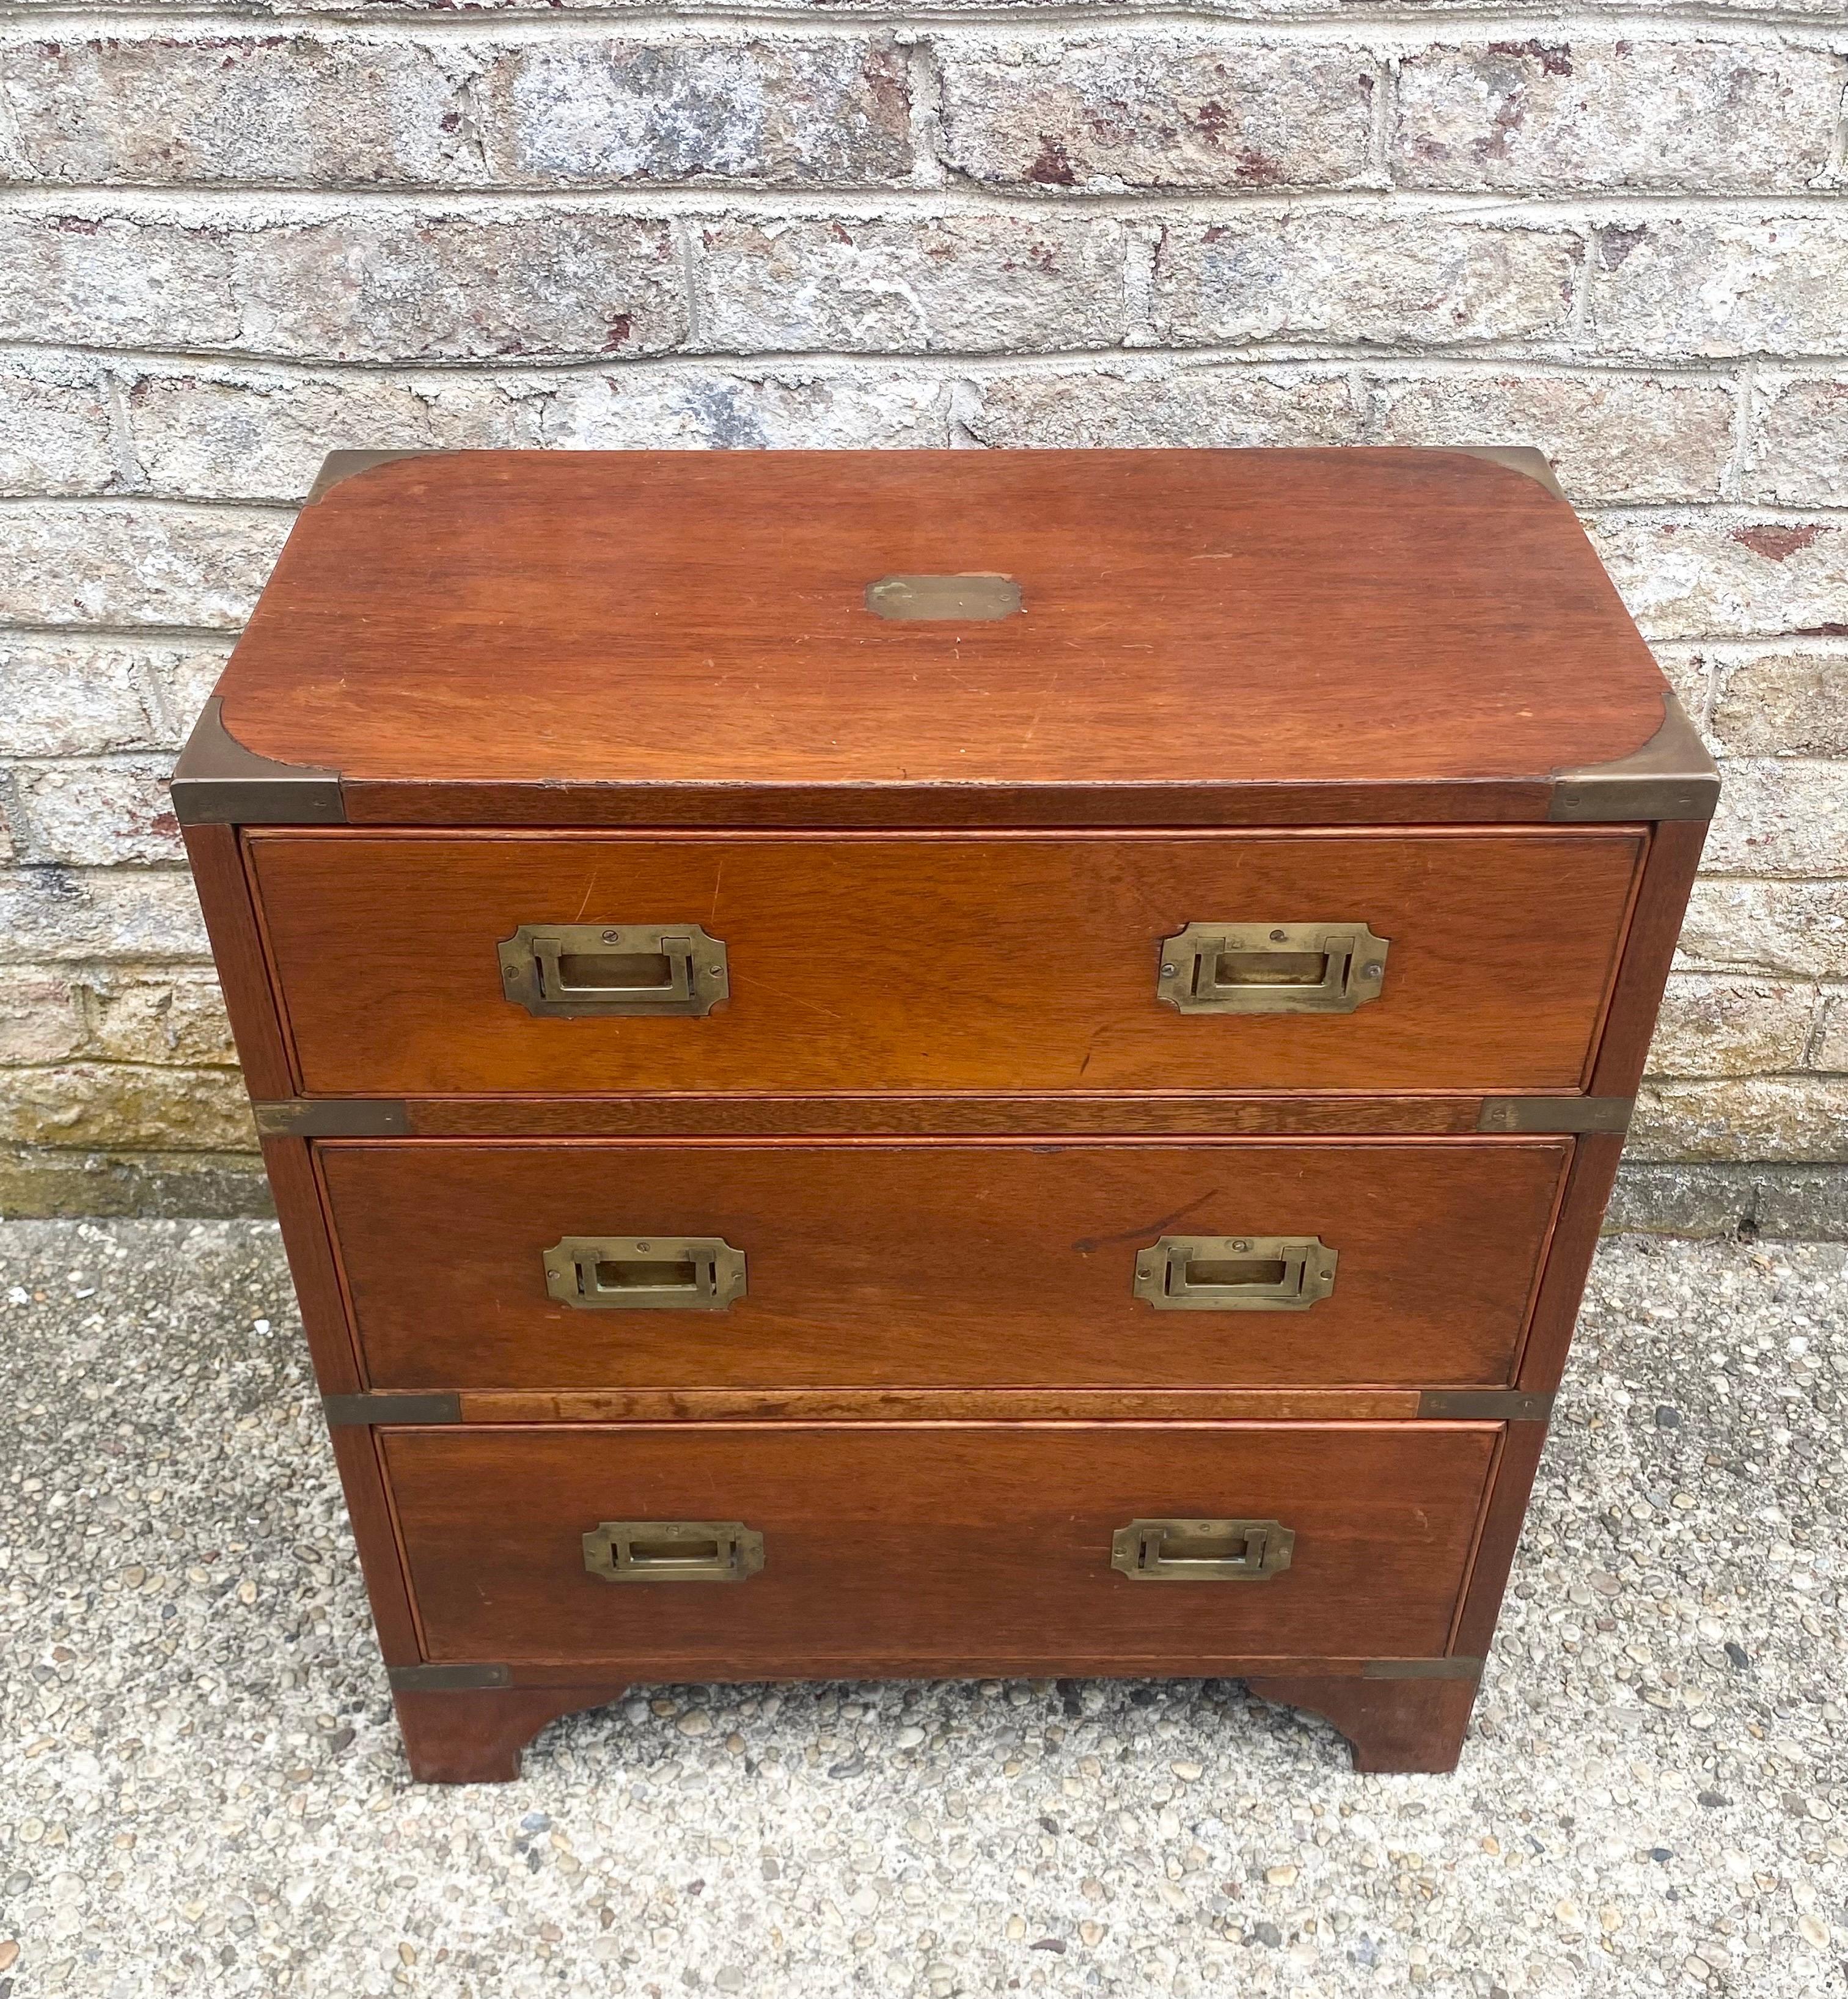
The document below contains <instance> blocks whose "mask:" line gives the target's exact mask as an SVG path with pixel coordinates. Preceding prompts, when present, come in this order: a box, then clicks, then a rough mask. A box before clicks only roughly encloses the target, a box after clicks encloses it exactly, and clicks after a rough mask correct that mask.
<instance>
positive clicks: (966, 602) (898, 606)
mask: <svg viewBox="0 0 1848 1999" xmlns="http://www.w3.org/2000/svg"><path fill="white" fill-rule="evenodd" d="M866 608H867V609H868V610H869V611H871V612H872V615H874V616H875V618H891V619H893V620H894V621H896V622H901V623H922V622H936V623H944V622H952V621H953V622H955V623H957V624H966V623H968V622H969V621H970V620H971V619H974V618H1011V617H1012V616H1013V615H1014V613H1015V612H1016V611H1018V610H1019V609H1020V608H1021V587H1020V585H1019V584H1018V583H1016V582H1015V581H1014V579H1013V577H1011V576H989V575H986V574H982V575H973V576H882V577H880V578H879V580H878V581H877V582H876V583H869V584H868V585H867V586H866Z"/></svg>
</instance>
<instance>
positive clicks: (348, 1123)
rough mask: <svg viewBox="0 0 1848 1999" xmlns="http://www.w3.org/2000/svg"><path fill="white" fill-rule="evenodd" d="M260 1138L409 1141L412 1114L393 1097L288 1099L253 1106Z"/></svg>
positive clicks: (399, 1100)
mask: <svg viewBox="0 0 1848 1999" xmlns="http://www.w3.org/2000/svg"><path fill="white" fill-rule="evenodd" d="M251 1110H252V1111H253V1112H254V1113H255V1117H256V1121H257V1135H258V1138H408V1137H409V1136H410V1135H411V1113H410V1110H409V1109H408V1107H407V1106H406V1105H405V1103H404V1101H403V1100H402V1099H401V1098H397V1097H280V1098H278V1099H276V1100H275V1101H273V1102H272V1103H253V1104H252V1105H251Z"/></svg>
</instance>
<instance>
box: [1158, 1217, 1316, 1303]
mask: <svg viewBox="0 0 1848 1999" xmlns="http://www.w3.org/2000/svg"><path fill="white" fill-rule="evenodd" d="M1339 1262H1340V1251H1339V1250H1336V1249H1330V1248H1328V1246H1327V1245H1326V1244H1325V1243H1324V1242H1323V1240H1322V1239H1321V1237H1320V1236H1319V1235H1164V1236H1163V1237H1162V1238H1161V1239H1160V1241H1159V1242H1156V1243H1155V1245H1153V1247H1152V1248H1150V1249H1139V1250H1138V1251H1137V1252H1136V1256H1135V1285H1134V1287H1133V1288H1134V1290H1135V1295H1136V1296H1137V1297H1139V1298H1146V1299H1147V1300H1148V1301H1149V1304H1152V1305H1153V1306H1154V1308H1155V1309H1156V1311H1308V1310H1309V1307H1310V1306H1311V1305H1312V1304H1315V1302H1316V1300H1317V1299H1318V1298H1325V1297H1327V1296H1328V1294H1330V1291H1333V1289H1334V1287H1335V1266H1336V1265H1337V1263H1339Z"/></svg>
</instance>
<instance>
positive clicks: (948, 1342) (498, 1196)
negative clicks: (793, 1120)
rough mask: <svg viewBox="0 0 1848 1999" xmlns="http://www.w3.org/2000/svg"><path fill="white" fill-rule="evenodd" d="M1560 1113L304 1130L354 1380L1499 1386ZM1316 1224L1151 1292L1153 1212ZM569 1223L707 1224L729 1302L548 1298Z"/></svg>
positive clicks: (1548, 1198)
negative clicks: (1206, 1133) (1313, 1288)
mask: <svg viewBox="0 0 1848 1999" xmlns="http://www.w3.org/2000/svg"><path fill="white" fill-rule="evenodd" d="M1571 1155H1572V1140H1570V1139H1569V1138H1533V1139H1521V1138H1485V1139H1478V1140H1475V1141H1474V1142H1456V1143H1454V1144H1450V1145H1444V1144H1441V1143H1438V1142H1434V1141H1431V1140H1423V1141H1420V1140H1406V1139H1381V1140H1376V1141H1373V1142H1368V1143H1350V1144H1343V1143H1340V1142H1336V1141H1333V1140H1320V1141H1316V1142H1310V1143H1307V1144H1298V1145H1289V1144H1284V1143H1279V1142H1277V1141H1274V1140H1264V1139H1202V1140H1195V1141H1193V1142H1186V1143H1175V1142H1170V1143H1167V1144H1153V1143H1137V1142H1125V1141H1117V1142H1110V1143H1092V1144H1089V1145H1084V1144H1077V1145H1062V1144H1055V1143H1052V1142H1045V1141H1038V1142H1036V1141H1033V1140H1029V1139H1014V1140H1012V1141H996V1142H990V1143H988V1144H986V1145H958V1144H955V1143H953V1142H949V1141H946V1140H939V1139H922V1140H913V1141H910V1142H907V1143H896V1144H895V1143H884V1144H882V1143H879V1142H876V1141H869V1140H864V1139H862V1140H859V1141H854V1142H834V1143H832V1144H826V1145H803V1144H802V1143H800V1142H796V1141H792V1140H788V1139H782V1140H777V1139H764V1140H758V1141H755V1142H743V1143H738V1144H730V1143H726V1142H723V1141H722V1140H716V1139H714V1140H706V1141H700V1142H674V1141H671V1140H655V1141H643V1142H636V1143H632V1144H615V1143H612V1142H608V1141H603V1142H595V1141H579V1142H577V1143H575V1144H570V1145H566V1144H556V1145H548V1144H544V1143H541V1142H503V1143H501V1144H498V1145H471V1144H467V1143H462V1142H453V1141H448V1142H445V1141H439V1142H422V1141H419V1142H405V1141H403V1140H392V1139H385V1140H380V1141H377V1142H357V1141H355V1142H330V1143H328V1144H325V1145H321V1146H320V1147H318V1148H317V1156H318V1158H319V1160H320V1165H321V1175H322V1178H323V1180H324V1183H325V1186H326V1188H327V1192H328V1202H329V1205H330V1208H331V1214H332V1218H333V1223H334V1229H335V1235H336V1236H337V1237H338V1241H339V1243H340V1254H341V1259H342V1266H343V1269H344V1270H345V1278H346V1284H347V1287H348V1293H349V1294H350V1296H351V1298H352V1308H353V1311H354V1315H355V1325H356V1328H357V1332H358V1337H359V1344H360V1347H361V1349H362V1353H363V1356H364V1362H365V1367H366V1376H367V1379H368V1381H369V1385H371V1386H372V1387H373V1388H398V1389H404V1388H618V1387H622V1386H636V1387H647V1386H657V1387H671V1388H744V1387H761V1388H778V1387H789V1388H799V1387H809V1386H816V1387H850V1386H851V1387H862V1388H886V1387H896V1388H928V1387H937V1388H978V1387H983V1386H997V1387H998V1386H1018V1387H1038V1386H1042V1385H1058V1384H1068V1385H1086V1384H1088V1385H1092V1386H1102V1385H1106V1384H1108V1385H1113V1386H1120V1387H1122V1388H1126V1389H1127V1388H1165V1387H1201V1386H1214V1385H1217V1386H1228V1387H1264V1386H1278V1387H1284V1386H1308V1385H1312V1384H1348V1383H1351V1384H1356V1385H1364V1384H1376V1383H1377V1384H1394V1383H1397V1384H1406V1385H1424V1386H1431V1387H1435V1386H1439V1385H1446V1384H1505V1383H1507V1382H1509V1381H1512V1380H1513V1374H1514V1370H1515V1367H1516V1365H1517V1360H1518V1356H1519V1353H1520V1340H1521V1336H1522V1333H1523V1332H1524V1329H1525V1328H1526V1325H1527V1315H1528V1308H1529V1305H1530V1303H1531V1298H1532V1294H1533V1291H1534V1284H1535V1283H1536V1281H1537V1280H1538V1275H1539V1271H1540V1266H1541V1256H1542V1254H1543V1252H1544V1251H1545V1247H1546V1242H1547V1236H1548V1230H1549V1228H1550V1227H1551V1225H1552V1218H1553V1214H1554V1211H1555V1205H1556V1204H1557V1201H1558V1194H1559V1190H1560V1187H1561V1184H1562V1181H1563V1180H1564V1177H1565V1170H1566V1168H1567V1166H1568V1164H1569V1161H1570V1159H1571ZM1189 1231H1199V1232H1202V1233H1205V1234H1208V1235H1229V1236H1234V1237H1236V1236H1239V1235H1285V1236H1315V1237H1318V1238H1319V1239H1320V1240H1321V1241H1322V1242H1323V1243H1324V1244H1325V1245H1327V1246H1329V1247H1330V1248H1332V1249H1334V1250H1336V1251H1337V1252H1338V1254H1339V1256H1340V1263H1339V1266H1338V1267H1337V1273H1336V1278H1335V1285H1334V1290H1333V1294H1332V1295H1330V1297H1326V1298H1321V1299H1318V1300H1317V1301H1316V1302H1315V1304H1312V1305H1311V1306H1310V1307H1309V1308H1308V1309H1307V1310H1306V1311H1267V1312H1255V1311H1238V1312H1226V1311H1215V1312H1205V1311H1167V1312H1163V1311H1156V1308H1154V1307H1153V1305H1151V1304H1149V1303H1148V1302H1146V1301H1145V1300H1143V1299H1141V1298H1139V1297H1136V1296H1135V1294H1134V1291H1133V1285H1134V1283H1135V1272H1136V1265H1137V1252H1139V1251H1140V1250H1148V1249H1153V1246H1154V1245H1155V1242H1156V1239H1158V1238H1159V1237H1160V1236H1162V1235H1167V1234H1175V1233H1179V1234H1184V1233H1186V1232H1189ZM567 1235H589V1236H596V1235H616V1236H657V1235H709V1236H721V1237H723V1239H725V1241H726V1242H728V1243H730V1245H732V1247H733V1248H734V1249H741V1250H742V1251H744V1254H745V1257H746V1261H747V1281H748V1286H749V1288H748V1290H747V1294H746V1295H745V1296H744V1297H742V1298H740V1299H739V1300H738V1301H737V1302H736V1303H734V1304H732V1305H731V1306H730V1308H728V1309H727V1310H726V1311H686V1310H682V1311H671V1310H668V1311H602V1310H586V1309H583V1308H577V1307H574V1306H570V1305H566V1304H560V1303H558V1302H556V1301H554V1300H553V1298H551V1297H550V1296H548V1294H547V1292H546V1281H545V1270H544V1267H543V1263H542V1260H541V1259H542V1256H543V1252H545V1251H546V1249H550V1248H551V1247H552V1246H553V1245H554V1244H556V1242H559V1241H560V1239H562V1238H563V1237H565V1236H567Z"/></svg>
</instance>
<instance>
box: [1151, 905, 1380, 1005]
mask: <svg viewBox="0 0 1848 1999" xmlns="http://www.w3.org/2000/svg"><path fill="white" fill-rule="evenodd" d="M1391 942H1392V940H1391V938H1389V937H1375V935H1374V934H1373V933H1372V931H1371V930H1369V929H1368V927H1367V926H1366V925H1365V924H1364V923H1189V924H1188V926H1187V927H1186V928H1185V929H1184V930H1181V931H1180V932H1178V933H1177V934H1176V935H1174V937H1164V938H1163V940H1162V946H1161V972H1160V976H1159V977H1158V978H1157V979H1156V986H1155V996H1156V998H1157V999H1162V1000H1165V1001H1166V1002H1167V1004H1168V1005H1169V1006H1174V1007H1177V1008H1179V1010H1181V1012H1182V1013H1352V1012H1353V1011H1354V1009H1355V1007H1357V1006H1365V1005H1366V1003H1367V1002H1368V1000H1369V999H1378V997H1379V996H1380V989H1381V988H1382V986H1384V984H1385V976H1386V951H1387V949H1388V948H1389V945H1390V944H1391Z"/></svg>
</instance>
